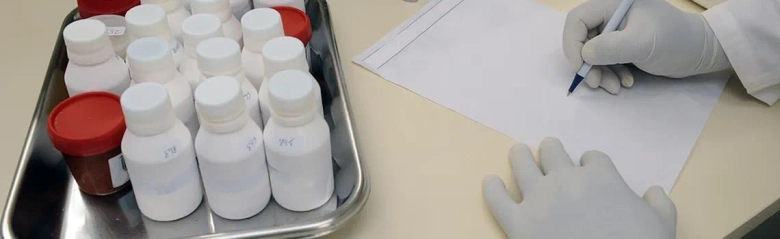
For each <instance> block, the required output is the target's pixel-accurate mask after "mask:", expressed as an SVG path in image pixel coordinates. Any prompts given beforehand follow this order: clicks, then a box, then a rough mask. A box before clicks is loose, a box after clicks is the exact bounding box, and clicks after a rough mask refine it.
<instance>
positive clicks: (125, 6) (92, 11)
mask: <svg viewBox="0 0 780 239" xmlns="http://www.w3.org/2000/svg"><path fill="white" fill-rule="evenodd" d="M76 4H78V8H79V16H81V18H82V19H85V18H90V17H93V16H97V15H105V14H113V15H120V16H124V15H125V13H126V12H127V10H130V8H133V7H135V6H138V5H139V4H141V2H140V1H139V0H77V1H76Z"/></svg>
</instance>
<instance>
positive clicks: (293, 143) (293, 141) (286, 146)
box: [273, 136, 305, 154]
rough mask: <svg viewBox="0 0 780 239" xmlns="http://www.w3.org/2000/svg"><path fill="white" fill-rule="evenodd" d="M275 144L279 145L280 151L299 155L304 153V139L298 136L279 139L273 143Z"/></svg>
mask: <svg viewBox="0 0 780 239" xmlns="http://www.w3.org/2000/svg"><path fill="white" fill-rule="evenodd" d="M273 143H274V144H277V145H276V146H277V147H278V149H279V151H281V152H285V153H290V154H298V153H300V152H301V151H303V146H304V145H305V144H304V143H305V142H304V141H303V138H302V137H297V136H289V137H278V138H276V139H275V140H274V141H273Z"/></svg>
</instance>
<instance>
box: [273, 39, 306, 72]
mask: <svg viewBox="0 0 780 239" xmlns="http://www.w3.org/2000/svg"><path fill="white" fill-rule="evenodd" d="M263 64H264V66H265V67H264V68H265V75H266V77H268V78H270V77H273V75H274V74H276V73H277V72H280V71H283V70H292V69H295V70H301V71H309V64H308V63H307V62H306V55H305V53H304V49H303V43H301V41H300V40H298V39H297V38H294V37H277V38H274V39H271V40H270V41H268V42H267V43H266V44H265V46H263Z"/></svg>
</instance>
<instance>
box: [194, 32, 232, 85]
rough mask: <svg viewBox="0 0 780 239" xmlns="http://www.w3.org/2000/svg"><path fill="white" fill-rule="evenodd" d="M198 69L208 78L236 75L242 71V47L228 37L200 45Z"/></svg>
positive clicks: (212, 39) (216, 38) (205, 41)
mask: <svg viewBox="0 0 780 239" xmlns="http://www.w3.org/2000/svg"><path fill="white" fill-rule="evenodd" d="M198 68H199V69H200V71H201V72H203V74H204V75H206V76H218V75H234V74H235V73H237V72H239V71H240V70H241V47H239V46H238V43H237V42H236V41H233V40H231V39H230V38H227V37H215V38H211V39H207V40H204V41H202V42H201V43H200V44H198Z"/></svg>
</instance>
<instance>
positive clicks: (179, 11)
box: [141, 0, 190, 42]
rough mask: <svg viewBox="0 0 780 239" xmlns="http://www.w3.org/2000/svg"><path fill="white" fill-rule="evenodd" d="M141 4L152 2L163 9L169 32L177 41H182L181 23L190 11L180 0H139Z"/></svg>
mask: <svg viewBox="0 0 780 239" xmlns="http://www.w3.org/2000/svg"><path fill="white" fill-rule="evenodd" d="M141 4H154V5H157V6H160V7H161V8H162V9H163V10H165V15H166V16H168V27H170V28H171V34H173V37H174V38H176V40H177V41H179V42H182V36H181V23H182V22H183V21H184V19H187V17H189V16H190V12H189V11H188V10H187V9H185V8H184V6H183V5H182V4H181V1H180V0H141Z"/></svg>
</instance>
